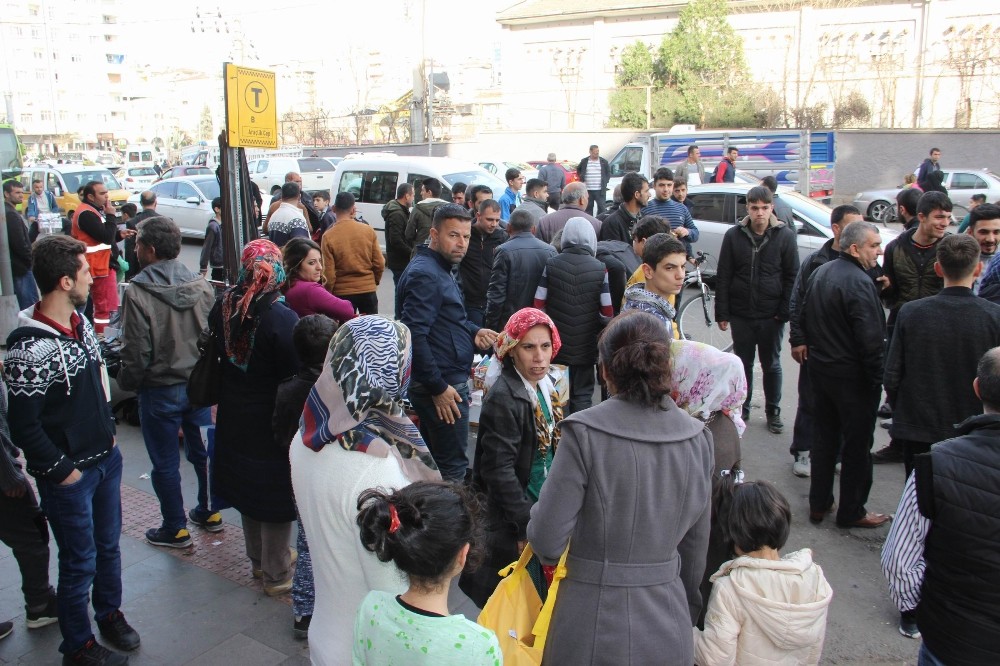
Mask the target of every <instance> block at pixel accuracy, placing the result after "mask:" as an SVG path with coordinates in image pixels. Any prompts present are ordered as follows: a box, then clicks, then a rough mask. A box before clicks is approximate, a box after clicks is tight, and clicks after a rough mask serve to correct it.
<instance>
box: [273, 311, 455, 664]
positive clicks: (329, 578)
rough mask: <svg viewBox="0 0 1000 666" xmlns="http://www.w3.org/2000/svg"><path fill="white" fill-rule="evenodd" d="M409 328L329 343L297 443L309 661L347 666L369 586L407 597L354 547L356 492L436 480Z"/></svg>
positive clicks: (368, 322)
mask: <svg viewBox="0 0 1000 666" xmlns="http://www.w3.org/2000/svg"><path fill="white" fill-rule="evenodd" d="M410 360H411V348H410V330H409V329H408V328H407V327H406V326H404V325H403V324H401V323H399V322H397V321H390V320H389V319H386V318H384V317H378V316H364V317H359V318H357V319H352V320H350V321H348V322H347V323H345V324H344V325H343V326H341V328H340V329H339V330H338V331H337V333H336V334H335V335H334V336H333V340H331V341H330V348H329V350H328V352H327V355H326V360H325V362H324V364H323V371H322V373H321V374H320V376H319V379H318V380H317V381H316V385H315V386H314V387H313V389H312V392H311V393H310V394H309V398H308V399H307V400H306V405H305V409H304V410H303V412H302V421H301V423H300V427H299V433H298V434H297V435H296V436H295V439H293V440H292V445H291V450H290V454H289V455H290V458H291V465H292V484H293V486H294V488H295V498H296V501H297V502H298V506H299V514H300V515H301V517H302V524H303V525H304V526H305V529H306V533H307V534H308V535H309V544H310V552H311V553H312V560H313V577H314V580H315V586H316V606H315V608H314V610H313V621H312V624H311V626H312V627H321V628H322V630H321V631H316V630H313V631H310V632H309V654H310V658H311V659H312V663H313V664H348V663H350V662H351V647H352V645H351V641H352V640H353V625H352V623H351V622H350V621H345V619H349V618H352V617H354V615H355V613H356V612H357V609H358V606H359V605H360V604H361V601H362V600H363V599H364V598H365V596H366V595H367V594H368V593H369V592H370V591H372V590H382V591H386V592H392V593H393V594H401V593H403V592H404V591H405V590H406V588H407V582H406V580H405V578H404V577H403V576H402V574H400V572H399V570H398V569H397V568H396V567H395V566H394V565H393V564H392V563H391V562H390V563H385V562H380V561H379V560H378V559H377V558H376V557H375V555H374V554H372V553H371V552H369V551H367V550H365V549H364V547H363V546H362V545H361V542H360V541H358V536H357V531H358V528H357V525H356V524H355V521H356V519H357V515H358V507H357V502H358V496H359V495H360V494H361V493H362V492H364V491H366V490H368V489H370V488H383V489H386V490H387V491H391V490H393V489H398V488H402V487H404V486H407V485H409V484H410V483H412V482H414V481H420V480H440V479H441V475H440V473H439V472H438V471H437V465H436V464H435V463H434V459H433V458H432V457H431V454H430V451H428V449H427V445H426V444H424V441H423V439H421V437H420V432H419V431H418V430H417V428H416V426H414V425H413V423H412V422H411V421H410V419H409V418H408V417H407V416H406V412H405V411H404V409H403V403H402V399H403V396H404V395H405V393H406V387H407V384H408V383H409V381H410Z"/></svg>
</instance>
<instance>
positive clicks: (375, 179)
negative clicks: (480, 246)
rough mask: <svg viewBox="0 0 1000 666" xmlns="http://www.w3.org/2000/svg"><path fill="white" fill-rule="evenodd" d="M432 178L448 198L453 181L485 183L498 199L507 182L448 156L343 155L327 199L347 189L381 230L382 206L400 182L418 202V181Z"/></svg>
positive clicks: (446, 199)
mask: <svg viewBox="0 0 1000 666" xmlns="http://www.w3.org/2000/svg"><path fill="white" fill-rule="evenodd" d="M425 178H436V179H438V180H439V181H441V183H442V188H441V198H442V199H444V200H445V201H451V187H452V185H454V184H455V183H465V184H466V185H468V186H470V187H471V186H472V185H479V184H483V185H489V186H490V189H492V190H493V198H494V199H498V198H500V196H501V195H502V194H503V192H504V190H505V189H507V183H505V182H503V180H501V179H499V178H497V177H496V176H494V175H493V174H491V173H490V172H488V171H487V170H486V169H484V168H482V167H481V166H479V165H477V164H474V163H472V162H465V161H463V160H456V159H452V158H450V157H407V156H405V155H389V154H386V155H378V154H376V155H373V154H371V153H369V154H367V155H359V156H358V157H350V156H349V157H346V158H344V160H343V161H342V162H341V163H340V164H338V165H337V172H336V173H335V174H334V176H333V182H334V187H333V188H331V190H330V195H331V197H330V198H331V200H332V199H333V198H334V197H335V196H336V195H337V194H338V193H340V192H350V193H351V194H353V195H354V198H355V199H356V200H357V208H358V213H360V214H361V216H362V217H363V218H364V219H365V221H366V222H368V224H370V225H371V226H372V228H373V229H375V230H376V231H379V232H381V233H382V238H383V240H384V233H385V220H383V219H382V207H383V206H384V205H385V204H387V203H389V202H390V201H392V200H393V199H395V198H396V187H397V186H398V185H399V184H400V183H410V184H411V185H413V189H414V194H415V195H416V196H415V198H414V203H416V202H417V201H420V181H422V180H424V179H425Z"/></svg>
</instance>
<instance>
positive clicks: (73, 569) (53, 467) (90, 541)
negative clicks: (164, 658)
mask: <svg viewBox="0 0 1000 666" xmlns="http://www.w3.org/2000/svg"><path fill="white" fill-rule="evenodd" d="M86 249H87V248H86V245H84V243H83V242H81V241H78V240H76V239H74V238H71V237H69V236H64V235H61V234H60V235H52V236H46V237H44V238H41V239H40V240H39V241H38V242H37V243H35V246H34V248H33V249H32V257H31V259H32V270H33V272H34V275H35V280H36V281H37V282H38V287H39V289H40V290H41V292H42V298H41V301H39V302H38V303H37V304H35V305H34V306H33V307H31V308H29V309H27V310H24V311H23V312H21V313H20V314H19V315H18V323H19V326H18V328H16V329H15V330H14V331H12V332H11V334H10V336H9V337H8V338H7V356H6V358H5V360H4V378H5V380H6V381H7V386H8V397H9V402H10V411H9V414H8V417H9V421H10V431H11V439H12V440H13V441H15V442H17V443H18V446H20V447H21V450H22V451H23V452H24V457H25V460H26V461H27V465H26V469H27V471H28V473H29V474H31V475H32V476H34V477H35V479H36V480H37V483H38V494H39V496H40V497H41V500H42V509H43V510H44V511H45V514H46V516H47V517H48V519H49V524H50V525H51V526H52V533H53V534H54V535H55V538H56V544H57V545H58V547H59V588H58V593H59V629H60V631H61V632H62V638H63V640H62V644H61V645H60V647H59V651H60V652H62V653H63V655H64V663H88V664H109V665H117V664H125V663H127V662H128V658H127V657H124V656H123V655H120V654H115V653H113V652H111V651H109V650H107V649H106V648H105V647H104V646H102V645H100V644H98V643H97V642H96V641H95V639H94V633H93V630H92V629H91V625H90V617H89V616H90V613H89V610H88V607H89V606H90V605H91V604H92V605H93V607H94V613H95V615H96V617H97V626H98V628H99V629H100V633H101V635H102V636H103V637H104V638H105V639H106V640H107V641H109V642H110V643H111V644H112V645H114V646H115V647H117V648H118V649H120V650H134V649H136V648H137V647H139V634H138V633H137V632H136V631H135V630H134V629H133V628H132V627H131V626H129V624H128V622H126V620H125V616H124V615H123V614H122V612H121V610H120V608H121V601H122V579H121V551H120V549H119V546H118V540H119V539H120V537H121V528H122V517H121V479H122V456H121V453H120V452H119V450H118V448H117V446H115V422H114V418H113V416H112V414H111V406H110V405H109V404H108V397H109V395H110V390H109V387H108V376H107V372H106V370H105V367H104V361H103V359H102V358H101V350H100V346H99V345H98V342H97V336H96V334H95V333H94V329H93V328H92V327H91V325H90V323H89V322H87V321H86V320H85V319H84V318H83V317H81V316H80V315H79V314H78V313H77V308H79V307H82V306H83V305H84V304H85V303H86V302H87V297H88V295H89V293H90V287H91V285H92V284H93V279H92V278H91V277H90V264H89V263H88V262H87V257H86ZM175 445H176V440H175ZM91 588H93V589H91Z"/></svg>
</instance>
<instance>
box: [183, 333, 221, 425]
mask: <svg viewBox="0 0 1000 666" xmlns="http://www.w3.org/2000/svg"><path fill="white" fill-rule="evenodd" d="M198 351H199V352H200V354H199V356H198V362H197V363H195V364H194V369H192V370H191V375H190V376H189V377H188V382H187V396H188V402H190V403H191V405H192V406H194V407H209V406H211V405H217V404H219V396H220V395H221V394H222V361H221V360H220V359H219V352H218V350H217V349H216V348H215V336H214V335H212V332H211V330H210V329H205V330H204V331H203V332H202V334H201V335H200V336H199V338H198Z"/></svg>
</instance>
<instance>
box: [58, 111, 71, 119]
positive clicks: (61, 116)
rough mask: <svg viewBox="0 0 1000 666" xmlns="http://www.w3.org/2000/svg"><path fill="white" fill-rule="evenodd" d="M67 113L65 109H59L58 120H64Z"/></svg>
mask: <svg viewBox="0 0 1000 666" xmlns="http://www.w3.org/2000/svg"><path fill="white" fill-rule="evenodd" d="M68 115H69V114H68V113H66V112H65V111H60V112H59V120H60V121H65V120H66V118H67V116H68Z"/></svg>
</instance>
